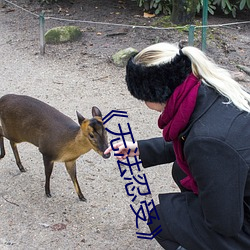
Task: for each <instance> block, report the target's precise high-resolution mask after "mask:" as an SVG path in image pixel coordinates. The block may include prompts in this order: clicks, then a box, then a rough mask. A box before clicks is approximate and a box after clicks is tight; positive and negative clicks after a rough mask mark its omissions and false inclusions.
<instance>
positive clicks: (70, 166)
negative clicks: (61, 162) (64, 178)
mask: <svg viewBox="0 0 250 250" xmlns="http://www.w3.org/2000/svg"><path fill="white" fill-rule="evenodd" d="M65 166H66V169H67V171H68V173H69V175H70V178H71V180H72V181H73V183H74V187H75V190H76V193H77V194H78V197H79V199H80V200H81V201H87V199H86V198H85V197H84V196H83V194H82V191H81V188H80V186H79V183H78V181H77V177H76V161H68V162H65Z"/></svg>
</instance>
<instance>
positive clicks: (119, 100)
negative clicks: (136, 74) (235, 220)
mask: <svg viewBox="0 0 250 250" xmlns="http://www.w3.org/2000/svg"><path fill="white" fill-rule="evenodd" d="M17 2H18V5H19V6H21V7H23V8H25V9H27V10H29V11H30V12H32V13H36V14H39V13H40V12H41V10H45V16H46V17H49V16H51V17H60V18H64V19H71V20H87V21H98V22H106V23H107V22H108V23H116V24H129V25H143V26H150V25H152V24H153V23H154V22H155V21H157V20H158V19H159V17H157V18H153V19H146V18H143V11H142V10H141V9H139V8H138V7H137V6H136V4H135V2H132V1H129V0H127V1H125V0H124V1H118V0H106V1H97V0H85V1H80V0H79V1H71V3H70V4H66V2H67V1H62V2H61V1H60V4H55V5H53V6H52V8H49V7H48V6H43V7H40V6H39V5H37V3H35V2H36V1H24V0H23V1H13V3H17ZM104 2H105V4H104ZM248 16H249V15H248ZM247 18H249V17H247V15H245V17H244V16H242V17H241V18H239V17H238V19H231V18H229V17H227V18H225V17H209V23H210V24H218V23H229V22H230V23H231V22H239V21H246V20H247ZM197 19H199V18H197ZM248 20H249V19H248ZM70 24H74V25H78V26H80V27H81V28H82V30H83V31H84V34H83V37H82V38H81V40H80V41H78V42H75V43H66V44H62V45H46V53H45V55H44V56H41V55H40V54H39V22H38V17H37V16H34V15H32V14H31V13H28V12H25V11H23V10H21V9H18V8H16V7H15V6H12V5H9V4H8V5H7V6H6V7H5V8H2V9H0V34H1V35H0V62H1V63H0V86H1V96H2V95H4V94H7V93H18V94H25V95H30V96H33V97H36V98H39V99H40V100H43V101H45V102H46V103H48V104H50V105H52V106H54V107H55V108H57V109H59V110H60V111H61V112H63V113H65V114H66V115H68V116H69V117H71V118H72V119H73V120H75V121H77V119H76V114H75V111H76V110H78V111H79V112H80V113H82V114H83V115H84V116H86V117H89V118H90V117H91V107H92V106H94V105H95V106H97V107H99V108H100V109H101V111H102V113H103V115H106V114H108V113H109V112H110V111H111V110H114V109H119V110H124V111H127V112H128V118H119V117H115V118H113V119H112V120H111V121H110V122H108V124H107V127H108V128H109V129H113V131H118V130H117V129H118V123H121V124H123V125H126V124H127V123H129V124H130V126H131V129H132V132H133V136H134V138H135V140H139V139H146V138H151V137H155V136H161V131H160V130H159V129H158V128H157V118H158V114H157V113H155V112H152V111H150V110H148V109H147V108H146V107H145V105H144V104H143V103H141V102H138V101H137V100H135V99H134V98H133V97H131V96H130V94H129V93H128V91H127V89H126V85H125V81H124V76H125V70H124V68H119V67H116V66H115V65H114V64H112V62H111V60H110V58H111V56H112V54H114V53H115V52H117V51H118V50H120V49H124V48H127V47H134V48H136V49H138V50H140V49H142V48H144V47H145V46H147V45H149V44H152V43H155V42H158V41H170V42H179V41H181V40H187V39H188V34H187V32H180V31H178V30H173V29H171V30H153V29H142V28H131V27H125V26H118V25H117V26H112V25H107V24H100V23H99V24H87V23H82V22H70ZM61 25H69V22H65V21H56V20H52V19H46V23H45V27H46V30H47V29H49V28H52V27H55V26H61ZM249 34H250V25H249V23H248V24H241V25H232V26H227V27H218V28H211V29H209V36H208V41H207V52H208V55H209V56H210V57H212V58H213V59H215V60H216V61H217V62H218V63H219V64H221V65H223V66H225V67H227V68H228V69H229V70H231V71H233V72H236V73H240V82H241V83H242V84H244V85H245V86H246V87H249V83H250V81H249V76H247V75H246V74H243V73H242V72H239V69H238V68H237V65H238V64H240V65H245V66H248V67H249V66H250V65H249V61H250V60H249V58H250V35H249ZM195 44H196V45H197V46H200V37H199V36H196V39H195ZM114 138H116V137H115V136H113V135H110V134H109V140H111V139H114ZM5 145H6V156H5V158H3V159H2V160H1V162H0V164H1V168H0V169H1V175H0V176H1V177H0V221H1V223H0V249H119V250H123V249H145V250H146V249H156V250H157V249H161V248H160V247H159V245H158V244H157V242H156V241H155V240H145V239H138V238H137V237H136V232H144V233H148V232H149V230H148V227H147V225H146V222H144V221H140V223H139V229H137V228H136V220H135V214H134V213H133V212H132V210H131V208H130V204H131V197H129V196H128V195H127V194H126V191H125V184H126V182H125V181H124V180H123V179H122V178H121V177H120V172H119V169H118V165H117V162H116V160H115V158H114V157H111V158H110V159H107V160H104V159H103V158H101V157H100V156H99V155H98V154H97V153H95V152H94V151H91V152H89V153H87V154H85V155H83V156H81V157H80V158H79V159H78V160H77V166H78V167H77V171H78V181H79V183H80V186H81V188H82V191H83V193H84V195H85V197H86V198H87V202H81V201H79V200H78V197H77V195H76V193H75V191H74V187H73V184H72V182H71V180H70V177H69V176H68V174H67V172H66V170H65V168H64V165H63V164H62V163H57V164H55V168H54V171H53V174H52V178H51V192H52V198H50V199H49V198H47V197H46V196H45V194H44V180H45V176H44V168H43V163H42V156H41V154H40V153H39V152H38V150H37V149H36V148H35V147H34V146H32V145H30V144H26V143H23V144H20V145H19V152H20V155H21V160H22V162H23V165H24V166H25V168H26V170H27V172H26V173H20V172H19V169H18V168H17V166H16V164H15V161H14V156H13V154H12V152H11V149H10V146H9V144H8V141H5ZM141 172H142V173H144V174H145V175H146V177H147V181H148V184H149V187H150V191H151V195H148V196H147V197H146V200H147V201H149V200H151V199H153V200H154V202H155V204H157V203H158V194H159V193H166V192H176V191H178V190H177V188H176V186H175V185H174V183H173V181H172V179H171V177H170V173H171V166H170V165H169V166H156V167H153V168H150V169H147V170H143V169H142V170H141ZM137 205H138V204H137Z"/></svg>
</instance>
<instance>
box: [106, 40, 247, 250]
mask: <svg viewBox="0 0 250 250" xmlns="http://www.w3.org/2000/svg"><path fill="white" fill-rule="evenodd" d="M126 83H127V86H128V90H129V91H130V93H131V94H132V95H133V96H134V97H135V98H137V99H139V100H143V101H145V104H146V105H147V106H148V107H149V108H150V109H153V110H156V111H159V112H161V115H160V117H159V120H158V126H159V127H160V128H161V129H162V130H163V138H153V139H150V140H141V141H138V142H136V143H135V144H133V143H131V142H128V144H127V146H128V147H127V148H125V147H124V145H123V143H117V144H116V145H113V146H114V148H115V149H118V148H119V150H118V151H116V153H120V154H124V156H122V157H121V156H120V157H118V158H119V159H124V158H126V157H130V156H134V155H137V156H139V157H140V158H141V160H142V164H143V166H144V167H145V168H146V167H150V166H154V165H159V164H163V163H170V162H173V163H174V164H173V169H172V175H173V179H174V180H175V182H176V183H177V185H178V186H179V188H180V190H181V192H179V193H169V194H160V195H159V201H160V203H159V205H157V206H156V208H157V212H158V214H159V217H160V221H157V220H154V221H153V224H151V225H149V227H150V229H151V231H153V230H154V229H155V228H157V226H159V225H161V226H162V229H163V231H162V232H161V233H160V234H158V235H157V237H156V239H157V241H158V242H159V243H160V244H161V246H162V247H163V248H165V249H169V250H172V249H174V250H175V249H189V250H206V249H209V250H224V249H232V250H240V249H246V250H247V249H250V172H249V167H250V131H249V126H250V106H249V103H250V95H249V93H247V92H246V91H245V90H244V89H243V88H242V87H241V86H240V85H239V84H238V83H237V82H235V81H234V80H233V79H232V78H231V76H230V75H229V73H228V72H227V71H226V70H224V69H222V68H221V67H219V66H218V65H216V64H215V63H213V62H212V61H211V60H210V59H208V58H207V57H206V56H205V54H204V53H203V52H202V51H200V50H199V49H197V48H194V47H189V46H187V47H184V48H182V49H179V48H178V46H175V45H173V44H168V43H158V44H155V45H152V46H149V47H147V48H145V49H144V50H142V51H141V52H140V53H138V54H137V55H136V56H134V57H132V58H131V59H130V60H129V61H128V64H127V68H126ZM136 147H138V149H139V150H137V151H136V154H135V153H134V152H133V149H135V148H136ZM128 149H131V151H130V153H129V155H128V154H127V153H128ZM111 150H112V149H111V147H110V148H108V149H107V150H106V152H105V153H108V152H110V151H111Z"/></svg>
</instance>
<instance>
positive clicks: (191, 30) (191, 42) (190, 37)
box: [188, 25, 195, 46]
mask: <svg viewBox="0 0 250 250" xmlns="http://www.w3.org/2000/svg"><path fill="white" fill-rule="evenodd" d="M194 29H195V26H194V25H190V26H189V31H188V45H189V46H194Z"/></svg>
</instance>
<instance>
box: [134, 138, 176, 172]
mask: <svg viewBox="0 0 250 250" xmlns="http://www.w3.org/2000/svg"><path fill="white" fill-rule="evenodd" d="M138 148H139V151H140V159H141V161H142V166H143V167H144V168H147V167H151V166H156V165H160V164H164V163H170V162H173V161H175V153H174V149H173V145H172V143H171V142H166V141H165V140H164V139H163V137H157V138H152V139H148V140H139V141H138Z"/></svg>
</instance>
